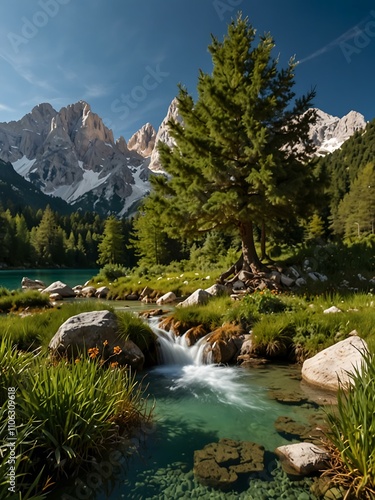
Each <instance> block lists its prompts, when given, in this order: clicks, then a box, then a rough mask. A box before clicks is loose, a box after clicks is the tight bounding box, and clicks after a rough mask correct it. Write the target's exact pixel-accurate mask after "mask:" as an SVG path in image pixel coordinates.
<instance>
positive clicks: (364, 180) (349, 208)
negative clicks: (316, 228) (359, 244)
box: [332, 163, 375, 238]
mask: <svg viewBox="0 0 375 500" xmlns="http://www.w3.org/2000/svg"><path fill="white" fill-rule="evenodd" d="M374 192H375V166H374V163H368V164H367V165H366V167H365V168H363V169H362V170H361V171H360V172H359V174H358V177H357V178H356V179H355V180H354V182H353V183H352V184H351V188H350V191H349V192H348V193H347V194H346V195H345V196H344V198H343V199H342V201H341V202H340V204H339V207H338V210H337V216H336V217H335V218H334V221H333V224H332V226H333V229H334V232H335V233H336V234H339V235H345V237H346V238H350V237H355V236H357V237H360V236H361V235H366V234H370V233H373V232H374V225H375V194H374Z"/></svg>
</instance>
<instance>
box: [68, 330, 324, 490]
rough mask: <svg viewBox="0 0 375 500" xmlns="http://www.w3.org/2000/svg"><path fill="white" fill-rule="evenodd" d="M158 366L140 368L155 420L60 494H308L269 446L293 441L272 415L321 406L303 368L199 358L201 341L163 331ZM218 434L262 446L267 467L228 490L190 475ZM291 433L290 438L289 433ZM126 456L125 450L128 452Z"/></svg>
mask: <svg viewBox="0 0 375 500" xmlns="http://www.w3.org/2000/svg"><path fill="white" fill-rule="evenodd" d="M151 326H152V328H153V330H154V331H155V333H156V334H157V336H158V343H159V350H160V352H159V354H160V358H161V362H162V364H160V365H159V366H157V367H154V368H152V369H149V370H147V372H146V375H145V374H144V373H142V376H143V383H144V384H145V383H147V384H148V386H147V394H148V395H149V398H150V403H151V401H154V402H155V410H154V413H153V417H154V418H153V424H152V425H150V426H146V427H145V428H144V432H143V433H141V434H140V435H139V436H137V437H134V438H133V439H132V440H131V443H128V444H130V448H131V455H129V451H124V453H123V454H122V456H120V455H121V454H119V452H116V453H117V455H115V456H116V459H115V461H113V460H112V461H111V458H109V459H106V460H104V461H103V462H102V463H99V464H97V465H96V466H95V469H94V472H91V473H89V474H88V475H86V476H83V477H80V478H79V479H78V480H75V483H74V485H71V486H68V487H64V494H62V495H60V496H59V498H61V500H69V499H70V500H72V499H73V500H74V499H83V498H92V499H95V500H104V499H111V500H117V499H121V498H125V499H134V500H141V499H143V500H159V499H163V500H169V499H170V500H175V499H177V498H183V499H191V498H201V499H206V498H212V499H248V500H252V499H253V500H267V499H272V498H274V499H288V500H309V499H315V498H316V497H315V496H314V495H313V494H312V493H310V486H311V484H312V480H311V479H301V478H299V479H295V478H294V480H291V479H289V477H288V476H287V475H286V474H285V473H284V472H283V471H282V469H281V466H280V463H279V461H278V460H276V458H275V455H274V454H273V451H274V450H275V448H276V447H277V446H281V445H284V444H288V443H291V442H297V441H298V439H295V440H294V441H291V440H289V438H290V436H283V435H281V434H279V433H278V432H277V431H276V429H275V425H274V424H275V420H276V419H277V418H278V417H280V416H288V417H290V418H292V419H294V420H295V421H297V422H298V423H301V424H304V425H308V424H309V423H311V421H312V419H319V418H321V409H320V408H319V407H318V406H317V405H316V404H314V403H312V402H310V401H309V402H306V399H307V396H306V394H305V390H304V387H303V385H302V384H301V382H300V380H299V374H300V369H299V368H298V367H296V366H290V365H277V364H276V365H275V364H272V365H271V364H269V365H264V366H261V367H257V368H251V369H248V368H241V367H234V366H218V365H213V364H202V345H203V342H204V341H203V340H202V341H200V342H199V343H198V344H197V345H195V346H193V347H191V348H189V347H187V345H186V343H185V341H184V338H183V337H182V338H177V339H176V338H175V337H174V336H173V335H172V334H170V333H168V332H166V331H164V330H160V329H159V328H158V327H157V322H156V320H155V322H152V324H151ZM270 390H274V391H277V392H280V391H281V392H287V393H288V394H291V393H292V394H294V395H299V394H300V395H301V397H302V398H305V402H304V403H303V404H301V403H295V404H282V403H280V402H278V401H277V400H276V399H274V398H273V397H272V393H271V392H270ZM221 438H229V439H233V440H239V441H252V442H255V443H258V444H261V445H263V446H264V447H265V450H266V453H265V471H264V472H262V473H257V474H255V475H254V474H253V475H251V476H250V477H249V476H247V477H245V478H244V479H243V480H241V481H240V482H239V484H238V485H237V484H236V487H235V488H233V489H232V490H229V491H226V492H222V491H220V490H215V489H213V488H210V487H206V486H202V485H201V484H199V483H198V482H197V481H196V480H195V479H194V474H193V465H194V451H195V450H200V449H202V448H203V447H204V446H205V445H207V444H208V443H212V442H217V441H218V440H219V439H221ZM287 438H288V439H287ZM128 455H129V456H128Z"/></svg>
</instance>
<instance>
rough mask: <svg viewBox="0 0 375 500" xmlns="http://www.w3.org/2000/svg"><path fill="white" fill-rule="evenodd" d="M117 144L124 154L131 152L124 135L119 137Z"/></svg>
mask: <svg viewBox="0 0 375 500" xmlns="http://www.w3.org/2000/svg"><path fill="white" fill-rule="evenodd" d="M116 146H117V148H118V149H119V151H121V153H123V154H124V155H125V154H128V153H129V149H128V146H127V144H126V141H125V139H124V137H123V136H122V135H121V136H120V137H119V138H118V139H117V141H116Z"/></svg>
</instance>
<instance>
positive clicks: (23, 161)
mask: <svg viewBox="0 0 375 500" xmlns="http://www.w3.org/2000/svg"><path fill="white" fill-rule="evenodd" d="M35 161H36V158H34V159H33V160H29V158H27V157H26V156H25V155H23V157H22V158H20V159H19V160H16V161H14V162H13V163H12V165H13V168H14V170H15V171H16V172H17V174H20V175H22V177H26V176H27V174H28V173H29V172H30V171H31V168H32V166H33V165H34V163H35Z"/></svg>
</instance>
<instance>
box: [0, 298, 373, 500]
mask: <svg viewBox="0 0 375 500" xmlns="http://www.w3.org/2000/svg"><path fill="white" fill-rule="evenodd" d="M332 300H335V301H337V302H336V303H337V304H339V306H340V311H341V312H336V313H335V314H328V313H324V310H325V308H329V307H331V303H332ZM328 301H329V302H328ZM110 303H111V302H110ZM135 303H139V301H136V302H135ZM107 304H108V302H106V305H104V304H102V303H101V302H100V301H96V300H92V301H80V300H75V299H74V300H73V303H70V304H68V303H64V304H63V307H61V309H59V310H56V309H52V310H50V311H46V315H45V316H44V314H37V315H36V316H27V317H25V318H19V317H18V316H14V315H13V316H12V318H11V320H10V321H9V322H8V324H7V326H6V325H5V324H4V326H5V329H4V330H8V331H9V328H11V325H12V327H13V328H14V329H13V330H12V332H13V333H12V335H14V338H13V341H14V342H16V343H17V344H18V346H19V347H20V346H23V347H22V349H28V347H27V346H30V347H31V346H33V349H34V348H35V347H38V346H40V347H41V348H42V350H43V347H44V348H46V346H47V345H48V342H49V340H50V338H51V332H54V331H56V330H57V328H58V325H57V323H58V322H55V323H51V322H50V321H47V322H46V318H47V317H48V318H52V317H53V316H54V315H55V312H54V311H57V314H56V316H55V318H57V317H59V315H61V314H63V315H68V316H69V317H70V316H71V315H73V314H77V313H78V312H79V311H83V310H84V309H85V308H86V307H87V306H88V305H89V307H90V308H95V309H97V308H98V307H99V308H104V307H107ZM112 304H113V305H114V306H115V305H116V304H117V302H115V301H113V302H112ZM310 306H312V307H310ZM70 308H73V309H70ZM337 309H338V308H337ZM373 312H374V304H373V302H372V298H371V296H369V295H367V294H366V295H365V294H355V295H352V296H346V297H344V296H343V297H341V296H338V295H335V296H321V297H314V298H313V299H312V298H307V297H300V296H294V295H293V294H285V295H283V294H272V293H271V292H267V291H264V292H263V293H261V292H257V293H256V294H253V295H252V296H249V298H247V299H246V300H245V299H244V300H241V301H232V300H231V299H230V298H228V297H218V298H213V299H212V300H210V301H208V302H207V304H202V305H199V306H190V307H187V308H184V307H179V308H176V309H175V312H174V320H173V321H174V323H172V324H174V325H175V326H176V323H179V328H181V330H180V331H177V332H172V333H173V337H175V338H176V339H178V338H182V336H183V334H184V333H185V332H186V328H187V327H190V328H191V327H192V325H193V326H194V327H198V326H199V325H205V327H206V328H209V329H210V331H211V332H212V331H214V329H215V325H216V326H222V324H223V321H227V322H232V323H236V322H237V323H238V325H239V326H241V328H243V329H244V328H245V329H247V331H250V330H252V335H253V336H254V338H256V336H255V334H256V333H257V328H258V329H260V331H262V330H264V332H265V333H267V332H269V331H270V330H271V329H272V325H279V326H280V322H285V325H286V324H288V325H289V327H288V330H287V331H283V330H280V329H279V328H275V329H274V330H273V331H274V333H275V335H273V336H268V337H266V338H265V343H264V346H270V345H273V346H277V347H279V340H280V339H279V337H278V335H279V336H280V338H281V340H284V342H285V333H288V335H289V337H288V339H289V340H288V342H289V341H290V340H291V339H292V340H293V342H294V341H295V335H297V334H299V336H301V334H303V332H305V337H306V340H310V341H311V342H313V343H312V345H315V346H317V348H318V349H317V350H320V349H321V348H322V345H323V344H324V342H330V343H335V342H337V340H338V339H339V337H340V336H345V335H347V330H346V329H343V325H346V327H351V326H352V325H353V321H357V322H358V323H357V326H358V328H359V333H360V335H361V334H362V329H363V328H366V325H367V326H368V327H369V328H368V331H367V337H368V339H369V341H371V340H372V339H373V330H372V328H373V326H374V324H375V322H374V321H373ZM16 318H19V319H18V320H17V319H16ZM296 318H302V319H303V321H300V322H298V321H297V319H296ZM363 318H365V319H363ZM25 320H26V321H28V323H27V326H26V322H24V321H25ZM17 321H20V323H18V324H17ZM61 321H62V316H60V318H59V322H60V324H61ZM21 322H22V324H21ZM262 322H265V323H264V324H263V326H258V327H257V325H262ZM326 322H327V323H326ZM283 324H284V323H283ZM324 324H326V330H324V328H323V327H322V325H323V326H324ZM312 325H315V327H316V328H317V330H316V331H315V333H314V330H311V326H312ZM175 326H174V328H175ZM181 326H183V328H182V327H181ZM291 326H292V327H293V328H291ZM315 327H314V328H315ZM318 327H319V329H318ZM4 330H3V331H4ZM21 332H22V333H21ZM25 332H26V335H25ZM43 332H44V333H43ZM254 332H255V334H254ZM176 333H177V334H176ZM232 333H233V332H232ZM242 334H243V332H242ZM281 334H282V335H281ZM319 334H320V335H319ZM364 336H365V335H364ZM297 338H298V337H297ZM217 340H218V339H216V341H217ZM226 340H228V338H227V339H226ZM257 341H258V339H257ZM256 345H257V344H256V343H255V346H256ZM291 345H292V344H288V348H290V347H291ZM258 347H259V345H258ZM284 347H285V346H284ZM275 352H276V351H275V350H274V349H272V350H271V349H270V348H268V352H267V347H265V352H264V354H265V357H268V359H269V361H271V362H273V363H275V361H277V360H280V357H279V355H278V356H275V355H274V354H275ZM251 354H252V355H251V358H252V359H255V358H258V359H259V355H258V354H259V353H257V352H256V350H255V351H254V352H253V353H251ZM279 354H280V350H279ZM304 355H305V356H306V351H305V354H304ZM232 362H234V361H232ZM234 369H236V368H234ZM265 369H267V368H265ZM200 378H202V379H203V380H205V379H207V374H206V375H204V374H203V375H202V377H200ZM162 379H163V380H165V377H164V376H162ZM183 383H184V384H185V382H183ZM168 390H170V388H169V389H168ZM172 392H174V391H172ZM187 411H188V410H187ZM193 427H194V426H193ZM195 429H196V431H197V432H198V433H199V429H198V428H195ZM225 437H229V438H230V437H231V436H228V435H227V436H225ZM215 439H216V438H215ZM270 451H271V450H270ZM310 498H315V497H310Z"/></svg>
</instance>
